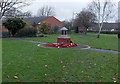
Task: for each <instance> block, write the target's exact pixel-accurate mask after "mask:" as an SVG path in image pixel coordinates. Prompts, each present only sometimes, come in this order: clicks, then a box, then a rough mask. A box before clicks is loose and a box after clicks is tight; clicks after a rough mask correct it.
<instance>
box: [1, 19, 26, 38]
mask: <svg viewBox="0 0 120 84" xmlns="http://www.w3.org/2000/svg"><path fill="white" fill-rule="evenodd" d="M3 25H4V26H5V27H6V28H7V29H8V30H9V31H10V32H11V34H12V35H13V36H15V34H16V33H17V32H18V31H19V30H20V29H22V28H24V27H25V25H26V23H25V22H24V21H23V19H21V18H10V19H8V20H6V21H5V22H3Z"/></svg>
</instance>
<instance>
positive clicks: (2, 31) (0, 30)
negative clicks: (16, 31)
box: [0, 24, 9, 37]
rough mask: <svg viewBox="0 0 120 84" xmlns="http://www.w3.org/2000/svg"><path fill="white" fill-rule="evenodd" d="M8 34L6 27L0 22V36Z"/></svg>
mask: <svg viewBox="0 0 120 84" xmlns="http://www.w3.org/2000/svg"><path fill="white" fill-rule="evenodd" d="M5 36H9V32H8V29H7V28H5V27H4V26H3V25H2V24H0V37H5Z"/></svg>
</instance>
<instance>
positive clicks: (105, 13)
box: [89, 0, 115, 38]
mask: <svg viewBox="0 0 120 84" xmlns="http://www.w3.org/2000/svg"><path fill="white" fill-rule="evenodd" d="M114 6H115V5H114V4H113V2H112V1H111V0H103V1H100V0H94V1H93V2H92V3H91V4H90V5H89V9H90V10H91V11H92V12H94V13H95V14H96V16H97V23H98V27H99V32H98V36H97V38H99V37H100V32H101V30H102V27H103V23H104V21H107V20H108V19H110V18H111V16H112V11H113V7H114Z"/></svg>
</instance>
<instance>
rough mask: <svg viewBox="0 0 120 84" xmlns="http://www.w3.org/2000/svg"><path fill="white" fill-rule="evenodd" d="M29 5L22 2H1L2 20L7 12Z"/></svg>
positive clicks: (0, 14) (3, 0)
mask: <svg viewBox="0 0 120 84" xmlns="http://www.w3.org/2000/svg"><path fill="white" fill-rule="evenodd" d="M27 5H29V4H28V3H26V2H25V1H22V0H0V19H2V17H3V16H4V15H5V13H6V12H7V11H9V10H10V9H12V8H21V7H24V6H27Z"/></svg>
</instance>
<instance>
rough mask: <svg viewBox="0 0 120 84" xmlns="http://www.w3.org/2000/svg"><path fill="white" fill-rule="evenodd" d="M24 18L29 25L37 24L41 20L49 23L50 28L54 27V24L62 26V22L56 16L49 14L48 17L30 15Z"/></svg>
mask: <svg viewBox="0 0 120 84" xmlns="http://www.w3.org/2000/svg"><path fill="white" fill-rule="evenodd" d="M24 20H25V21H26V22H28V23H30V24H31V25H35V26H39V25H40V24H41V23H42V22H46V23H49V24H50V26H51V28H54V27H55V26H58V27H62V26H63V23H62V22H61V21H59V20H58V19H57V18H55V17H53V16H50V17H30V18H24Z"/></svg>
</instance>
